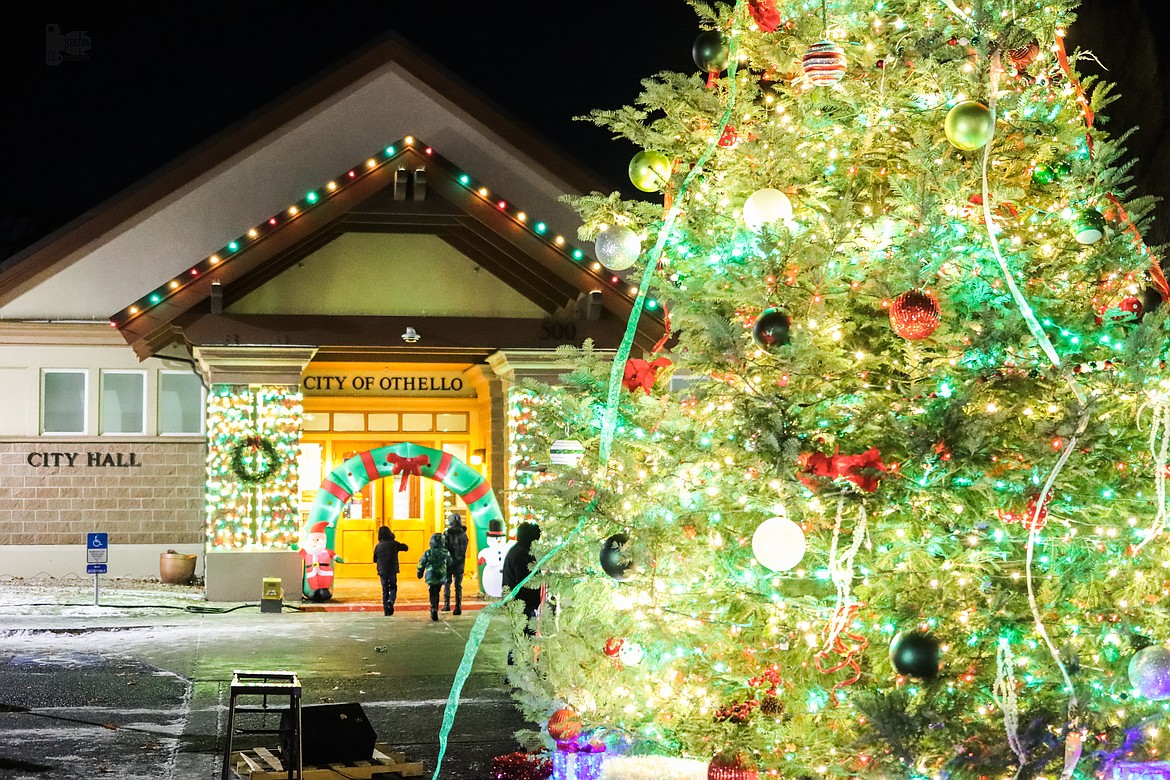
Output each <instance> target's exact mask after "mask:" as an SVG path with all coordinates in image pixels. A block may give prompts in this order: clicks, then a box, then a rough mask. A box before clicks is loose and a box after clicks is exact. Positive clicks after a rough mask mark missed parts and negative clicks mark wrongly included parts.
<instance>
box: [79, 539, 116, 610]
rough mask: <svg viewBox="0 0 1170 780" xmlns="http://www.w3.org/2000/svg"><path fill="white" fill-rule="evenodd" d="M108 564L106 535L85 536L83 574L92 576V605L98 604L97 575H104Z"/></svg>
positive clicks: (108, 554)
mask: <svg viewBox="0 0 1170 780" xmlns="http://www.w3.org/2000/svg"><path fill="white" fill-rule="evenodd" d="M109 562H110V539H109V534H106V533H91V534H86V535H85V573H86V574H92V575H93V605H94V606H95V607H97V606H100V605H99V604H98V575H101V574H105V573H106V565H107V564H108V563H109Z"/></svg>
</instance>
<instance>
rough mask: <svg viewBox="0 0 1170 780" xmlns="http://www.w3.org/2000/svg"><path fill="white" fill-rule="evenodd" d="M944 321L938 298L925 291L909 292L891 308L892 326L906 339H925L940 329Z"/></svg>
mask: <svg viewBox="0 0 1170 780" xmlns="http://www.w3.org/2000/svg"><path fill="white" fill-rule="evenodd" d="M941 321H942V312H941V311H940V309H939V305H938V298H937V297H935V295H934V293H931V292H927V291H925V290H907V291H906V292H904V293H902V294H901V295H899V296H898V297H897V298H895V299H894V302H893V304H892V305H891V306H890V325H891V326H892V327H893V328H894V333H897V334H898V335H899V336H901V337H902V338H904V339H908V340H910V341H917V340H919V339H924V338H926V337H927V336H929V335H930V334H932V333H934V332H935V330H937V329H938V325H939V323H940V322H941Z"/></svg>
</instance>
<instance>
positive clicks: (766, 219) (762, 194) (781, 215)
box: [743, 187, 792, 232]
mask: <svg viewBox="0 0 1170 780" xmlns="http://www.w3.org/2000/svg"><path fill="white" fill-rule="evenodd" d="M791 219H792V201H790V200H788V196H787V195H785V194H784V193H783V192H781V191H780V190H776V189H772V188H771V187H767V188H765V189H762V190H756V191H755V192H753V193H752V194H751V195H749V196H748V199H747V200H746V201H745V202H744V204H743V221H744V223H745V224H746V225H747V226H748V227H749V228H750V229H752V230H753V231H756V232H758V231H759V230H760V228H762V227H763V226H764V225H769V224H772V223H773V222H780V221H784V222H787V221H789V220H791Z"/></svg>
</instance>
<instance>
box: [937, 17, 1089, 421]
mask: <svg viewBox="0 0 1170 780" xmlns="http://www.w3.org/2000/svg"><path fill="white" fill-rule="evenodd" d="M944 2H946V0H944ZM999 74H1000V64H999V52H998V51H995V52H993V53H992V55H991V89H990V94H989V95H988V97H987V108H988V110H989V111H990V112H991V134H990V135H989V136H988V139H987V144H986V145H985V146H984V147H983V171H982V179H983V222H984V224H986V225H987V238H988V241H989V242H990V243H991V251H992V252H993V253H994V254H995V260H996V262H997V263H999V270H1000V272H1001V273H1002V274H1003V280H1004V283H1005V284H1007V288H1008V291H1009V292H1011V294H1012V299H1013V300H1014V301H1015V302H1016V308H1018V309H1019V310H1020V315H1021V316H1023V318H1024V323H1025V324H1026V325H1027V326H1028V332H1030V333H1031V334H1032V338H1034V339H1035V340H1036V343H1037V344H1039V345H1040V349H1041V350H1042V351H1043V352H1044V354H1045V355H1046V356H1047V357H1048V360H1049V361H1050V362H1051V363H1052V365H1053V366H1055V367H1056V368H1062V367H1063V366H1062V365H1061V362H1060V355H1058V354H1056V348H1055V347H1054V346H1052V341H1050V340H1049V338H1048V334H1047V333H1045V332H1044V328H1043V327H1041V325H1040V321H1039V320H1038V319H1036V312H1034V311H1033V310H1032V305H1031V304H1030V303H1028V299H1027V298H1025V297H1024V294H1023V293H1022V292H1020V288H1019V286H1018V285H1017V284H1016V279H1015V277H1014V276H1012V272H1011V269H1010V268H1008V264H1007V260H1005V259H1004V256H1003V252H1001V251H1000V248H999V239H998V238H996V236H995V232H996V231H995V220H994V219H992V217H991V186H990V184H989V182H988V169H989V168H990V167H991V145H992V142H993V141H994V140H995V121H996V119H995V102H996V94H997V93H998V92H999ZM1064 378H1065V381H1066V382H1068V386H1069V387H1070V388H1071V389H1072V392H1073V395H1075V396H1076V398H1077V402H1078V403H1079V404H1080V405H1081V406H1082V407H1083V406H1084V405H1085V404H1086V403H1087V399H1086V397H1085V391H1084V390H1082V389H1081V386H1080V384H1078V383H1077V381H1076V380H1075V379H1074V378H1073V376H1072V374H1070V373H1068V372H1067V371H1066V372H1065V373H1064Z"/></svg>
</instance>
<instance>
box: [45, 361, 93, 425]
mask: <svg viewBox="0 0 1170 780" xmlns="http://www.w3.org/2000/svg"><path fill="white" fill-rule="evenodd" d="M88 379H89V377H88V374H87V373H86V371H85V369H84V368H46V369H42V371H41V433H49V434H75V435H84V434H85V432H86V424H87V422H88V421H87V420H86V404H85V398H86V390H87V388H86V385H87V383H88Z"/></svg>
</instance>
